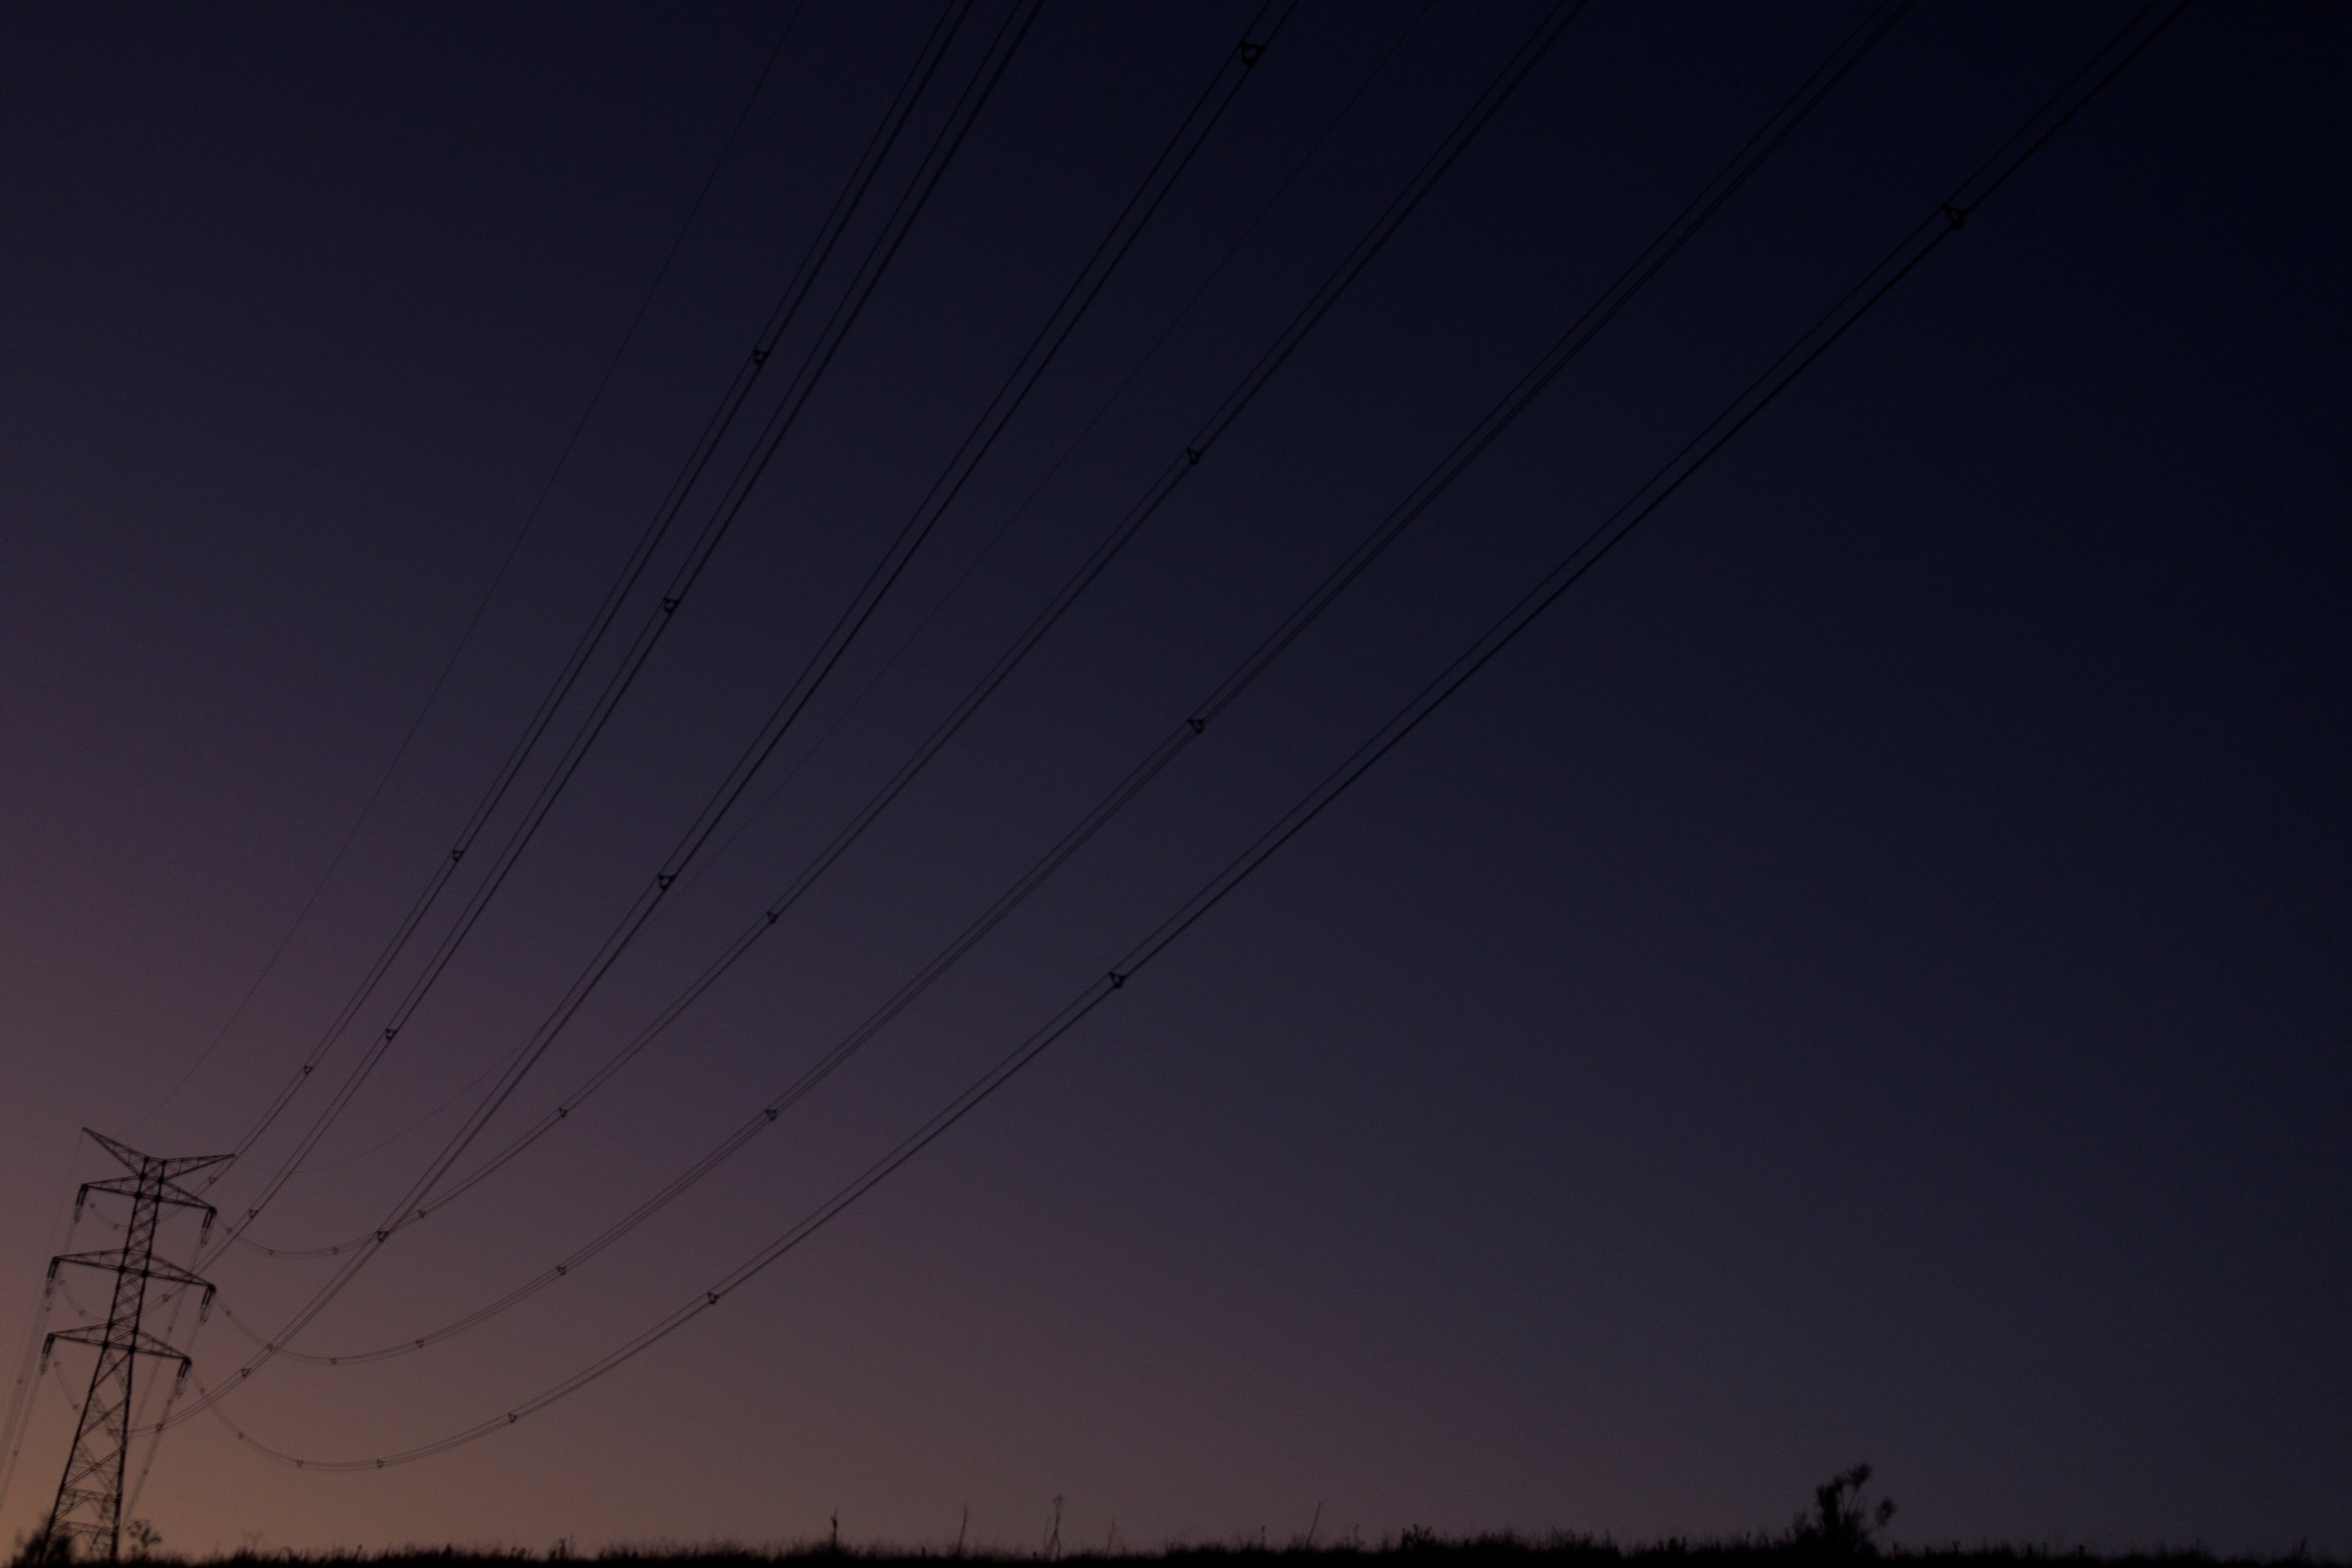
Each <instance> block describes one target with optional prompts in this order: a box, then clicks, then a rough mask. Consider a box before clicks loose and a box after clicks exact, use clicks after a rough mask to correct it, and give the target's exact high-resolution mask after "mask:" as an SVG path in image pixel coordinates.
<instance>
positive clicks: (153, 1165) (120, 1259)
mask: <svg viewBox="0 0 2352 1568" xmlns="http://www.w3.org/2000/svg"><path fill="white" fill-rule="evenodd" d="M84 1130H85V1131H88V1129H84ZM89 1135H90V1136H91V1137H92V1138H94V1139H97V1141H98V1144H99V1146H100V1147H101V1148H103V1149H104V1150H105V1151H106V1152H107V1153H108V1154H110V1155H113V1156H114V1157H115V1158H116V1159H118V1160H120V1161H121V1162H122V1167H123V1169H125V1170H126V1171H128V1172H130V1173H131V1174H130V1175H128V1176H111V1177H109V1178H108V1179H106V1180H105V1181H94V1182H86V1183H84V1184H83V1186H82V1189H81V1191H80V1192H79V1194H77V1195H76V1196H75V1197H74V1207H75V1209H76V1211H77V1212H79V1209H80V1207H81V1206H82V1205H83V1204H85V1203H87V1202H88V1201H89V1197H90V1195H91V1194H92V1193H103V1194H110V1195H111V1196H113V1197H127V1198H129V1199H130V1200H131V1218H130V1221H129V1223H127V1224H125V1225H124V1226H123V1228H122V1245H121V1247H119V1248H116V1249H111V1250H110V1251H104V1252H68V1253H65V1254H63V1255H61V1256H59V1257H56V1258H52V1259H50V1260H49V1277H50V1278H51V1279H55V1278H57V1273H58V1269H59V1268H61V1267H63V1266H65V1265H68V1264H71V1265H72V1266H74V1267H75V1268H78V1269H97V1270H101V1271H103V1272H106V1273H110V1274H112V1275H113V1276H114V1301H113V1304H112V1305H111V1306H110V1308H109V1309H108V1311H107V1314H106V1326H105V1327H103V1328H100V1327H98V1326H97V1325H95V1324H91V1325H89V1326H86V1327H82V1328H71V1329H59V1330H58V1332H57V1333H53V1334H51V1335H49V1337H48V1339H47V1341H46V1342H45V1343H43V1344H42V1346H41V1361H42V1363H43V1364H45V1365H46V1364H47V1362H48V1358H49V1353H50V1351H51V1350H52V1349H54V1348H55V1347H56V1345H57V1343H58V1341H60V1340H63V1341H64V1342H66V1343H68V1344H86V1345H91V1346H94V1347H95V1348H96V1349H97V1351H98V1364H97V1365H95V1366H93V1367H91V1368H90V1373H89V1396H88V1397H87V1398H85V1399H84V1400H83V1401H82V1406H81V1418H80V1422H79V1425H77V1426H76V1427H75V1428H74V1440H73V1448H72V1450H71V1451H70V1452H69V1453H68V1455H67V1457H66V1473H65V1477H64V1479H61V1480H59V1481H58V1500H57V1501H56V1502H55V1503H54V1504H52V1505H51V1506H50V1509H49V1521H48V1522H47V1524H45V1525H43V1526H42V1527H41V1539H40V1542H39V1551H38V1555H40V1556H43V1557H47V1556H49V1555H52V1554H53V1553H55V1552H58V1550H59V1549H60V1548H64V1547H66V1546H67V1544H68V1542H70V1543H71V1545H72V1548H73V1549H74V1554H75V1555H76V1556H79V1557H91V1556H95V1555H97V1554H98V1553H99V1552H100V1549H103V1551H104V1553H105V1556H106V1558H107V1560H108V1561H109V1562H112V1561H114V1560H115V1559H116V1558H117V1557H119V1556H120V1555H121V1552H122V1480H123V1475H124V1472H125V1470H126V1469H127V1466H128V1460H129V1459H130V1458H131V1385H132V1381H133V1379H132V1373H133V1372H134V1371H136V1370H137V1367H138V1365H139V1358H140V1357H141V1356H142V1355H151V1356H157V1357H161V1358H163V1359H166V1360H171V1361H176V1362H178V1363H179V1364H180V1372H179V1375H180V1376H181V1377H186V1376H187V1375H188V1368H189V1366H190V1364H191V1363H190V1362H189V1359H188V1357H187V1355H186V1354H185V1353H184V1352H183V1351H181V1350H179V1349H178V1348H177V1347H176V1346H173V1345H169V1344H166V1343H163V1341H162V1340H161V1339H158V1338H157V1337H156V1336H155V1335H153V1334H152V1333H148V1332H147V1331H146V1330H145V1329H143V1328H142V1327H141V1326H140V1319H141V1318H142V1316H144V1315H145V1313H146V1311H147V1284H148V1281H151V1280H160V1281H163V1282H164V1283H165V1284H167V1285H171V1286H176V1287H178V1288H180V1289H183V1290H191V1289H193V1290H199V1291H203V1292H204V1304H205V1306H207V1307H209V1306H210V1305H211V1304H212V1299H213V1288H212V1286H211V1285H210V1284H208V1283H206V1282H205V1281H202V1280H199V1279H197V1278H196V1277H195V1276H194V1274H191V1273H189V1272H188V1271H187V1270H185V1269H182V1268H179V1267H177V1266H176V1265H174V1264H171V1263H167V1262H164V1261H163V1260H161V1259H159V1258H157V1257H156V1256H155V1231H156V1228H157V1227H158V1225H160V1224H161V1223H162V1220H163V1210H164V1209H166V1208H194V1209H200V1210H202V1211H203V1213H204V1217H205V1222H204V1228H205V1230H206V1231H207V1232H209V1231H210V1230H211V1229H212V1224H213V1212H214V1211H213V1207H212V1205H210V1204H208V1203H206V1202H205V1200H204V1199H202V1198H200V1197H196V1196H195V1195H194V1193H191V1192H189V1191H187V1190H186V1189H184V1188H183V1187H182V1186H180V1185H179V1183H178V1178H179V1177H181V1176H186V1175H187V1174H188V1173H189V1172H191V1171H198V1170H202V1169H204V1168H205V1166H215V1165H218V1164H220V1162H221V1161H223V1160H225V1159H226V1158H228V1156H227V1155H210V1156H208V1157H205V1158H199V1159H158V1158H156V1157H155V1156H154V1155H142V1154H141V1153H140V1152H139V1151H138V1150H136V1149H133V1148H128V1147H125V1146H124V1145H121V1144H118V1143H116V1142H115V1141H114V1140H113V1139H111V1138H107V1137H100V1135H99V1134H96V1133H91V1134H89Z"/></svg>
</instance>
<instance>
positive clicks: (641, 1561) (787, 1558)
mask: <svg viewBox="0 0 2352 1568" xmlns="http://www.w3.org/2000/svg"><path fill="white" fill-rule="evenodd" d="M1839 1502H1840V1504H1841V1506H1842V1507H1843V1508H1852V1507H1854V1506H1858V1503H1859V1500H1858V1499H1857V1498H1855V1497H1854V1496H1853V1493H1852V1490H1851V1489H1849V1490H1844V1491H1841V1493H1840V1494H1839ZM1804 1522H1805V1523H1806V1524H1808V1525H1819V1524H1820V1523H1821V1522H1822V1521H1821V1518H1820V1516H1819V1514H1818V1513H1817V1512H1816V1513H1813V1514H1808V1515H1807V1516H1806V1520H1805V1521H1804ZM1864 1522H1867V1521H1864ZM1871 1528H1873V1529H1874V1528H1875V1526H1874V1525H1873V1526H1872V1527H1871ZM1838 1539H1845V1540H1849V1541H1851V1540H1862V1541H1864V1542H1867V1540H1868V1536H1867V1533H1866V1532H1865V1533H1864V1534H1863V1535H1861V1536H1858V1537H1843V1538H1838ZM1825 1550H1834V1549H1831V1548H1825V1547H1824V1545H1823V1544H1822V1541H1821V1540H1819V1539H1816V1538H1813V1537H1807V1538H1805V1539H1803V1540H1800V1539H1799V1538H1798V1535H1797V1533H1796V1532H1794V1531H1791V1532H1790V1533H1788V1534H1783V1535H1779V1536H1752V1537H1747V1538H1740V1539H1732V1540H1722V1541H1685V1540H1669V1541H1662V1542H1644V1543H1641V1544H1633V1545H1628V1544H1622V1543H1620V1542H1614V1541H1610V1540H1605V1539H1601V1538H1597V1537H1592V1536H1580V1535H1548V1536H1538V1537H1528V1536H1519V1535H1508V1534H1505V1535H1479V1536H1469V1537H1445V1536H1441V1535H1438V1534H1437V1533H1436V1532H1435V1531H1430V1530H1425V1529H1421V1528H1415V1529H1412V1530H1411V1531H1405V1532H1403V1533H1402V1534H1400V1535H1398V1536H1395V1537H1393V1538H1391V1539H1387V1540H1383V1541H1380V1542H1356V1541H1351V1540H1349V1539H1347V1538H1345V1537H1342V1538H1341V1539H1339V1541H1338V1542H1336V1543H1325V1544H1320V1545H1315V1546H1309V1545H1307V1542H1306V1540H1305V1538H1304V1537H1303V1536H1302V1537H1300V1538H1299V1539H1297V1540H1296V1541H1293V1542H1288V1543H1282V1542H1276V1543H1274V1544H1271V1545H1267V1544H1261V1543H1260V1542H1259V1540H1258V1539H1257V1537H1256V1535H1255V1532H1253V1533H1252V1535H1251V1536H1250V1537H1249V1538H1247V1539H1245V1540H1243V1541H1240V1542H1235V1543H1234V1544H1231V1545H1180V1546H1165V1547H1159V1548H1153V1549H1145V1550H1124V1551H1118V1552H1110V1551H1096V1550H1092V1549H1089V1550H1086V1551H1075V1550H1069V1549H1065V1551H1064V1552H1063V1554H1062V1556H1061V1558H1060V1562H1061V1563H1062V1564H1064V1565H1065V1568H1144V1565H1149V1568H1371V1565H1372V1564H1373V1563H1376V1562H1380V1561H1383V1560H1387V1561H1394V1560H1399V1559H1403V1560H1409V1561H1410V1562H1411V1563H1412V1568H1782V1565H1785V1568H1793V1565H1795V1564H1798V1563H1805V1562H1809V1561H1818V1560H1819V1559H1820V1557H1821V1556H1822V1554H1823V1552H1824V1551H1825ZM1867 1550H1869V1551H1870V1552H1874V1554H1875V1555H1876V1557H1877V1558H1878V1560H1879V1561H1880V1562H1881V1563H1887V1564H1895V1563H1901V1564H1908V1565H1916V1568H2289V1565H2290V1564H2292V1565H2293V1568H2336V1565H2335V1564H2332V1563H2329V1562H2328V1560H2326V1559H2323V1558H2317V1557H2314V1556H2311V1555H2309V1554H2308V1553H2305V1552H2297V1553H2294V1554H2290V1555H2282V1556H2273V1557H2258V1556H2217V1555H2215V1554H2214V1553H2212V1552H2207V1551H2205V1550H2203V1549H2201V1548H2189V1549H2164V1548H2158V1549H2155V1550H2149V1551H2135V1552H2112V1553H2094V1552H2083V1551H2071V1552H2052V1551H2046V1550H2043V1549H2041V1548H2037V1547H2017V1546H1993V1545H1984V1546H1974V1547H1964V1546H1959V1545H1952V1546H1945V1547H1930V1548H1913V1547H1900V1546H1888V1545H1884V1544H1877V1545H1871V1546H1869V1547H1868V1548H1867ZM958 1557H959V1554H958V1552H956V1550H955V1549H954V1548H953V1547H951V1546H945V1545H942V1546H937V1547H929V1546H894V1545H867V1546H860V1545H857V1544H856V1543H854V1542H843V1543H841V1544H839V1545H835V1543H834V1542H833V1541H831V1540H830V1539H827V1538H820V1539H818V1540H815V1541H813V1542H804V1543H801V1544H796V1545H791V1546H782V1547H772V1548H756V1547H744V1546H736V1545H731V1544H721V1545H712V1546H703V1547H689V1546H641V1547H616V1548H609V1549H607V1550H605V1551H603V1552H574V1551H572V1550H571V1548H570V1547H569V1546H568V1544H567V1545H566V1546H564V1547H562V1548H560V1549H558V1550H555V1551H550V1552H545V1553H541V1552H530V1551H523V1550H520V1549H517V1550H498V1549H488V1550H483V1549H473V1548H460V1547H454V1546H452V1547H402V1548H394V1549H392V1550H388V1551H383V1552H260V1551H255V1550H243V1551H238V1552H228V1553H225V1554H223V1555H220V1556H215V1557H207V1558H199V1559H188V1558H175V1557H171V1556H159V1557H156V1558H152V1559H150V1561H151V1562H155V1563H198V1564H203V1565H204V1568H312V1565H315V1568H531V1565H534V1564H538V1563H562V1562H566V1561H569V1562H571V1563H574V1564H583V1563H594V1564H597V1565H598V1568H796V1565H798V1564H802V1563H809V1564H810V1568H814V1562H812V1560H817V1561H823V1560H833V1561H839V1560H842V1559H850V1560H854V1561H856V1563H859V1564H861V1565H870V1568H896V1565H898V1564H905V1565H907V1568H916V1565H919V1564H920V1565H925V1568H940V1565H941V1564H945V1563H954V1562H956V1561H957V1560H958ZM1042 1560H1043V1552H1042V1551H1041V1550H1040V1547H1039V1546H1038V1545H1037V1544H1032V1545H1030V1546H1028V1547H1026V1548H1024V1549H1021V1550H1018V1551H1005V1550H992V1549H989V1548H986V1547H979V1546H971V1545H967V1546H966V1547H965V1548H964V1549H963V1551H962V1552H961V1561H962V1562H964V1563H981V1564H1004V1565H1006V1568H1011V1565H1013V1564H1019V1563H1038V1562H1041V1561H1042ZM38 1561H39V1560H38V1559H33V1560H30V1561H29V1562H28V1561H27V1560H26V1558H25V1557H24V1556H23V1555H22V1553H21V1550H20V1553H19V1556H18V1559H17V1562H18V1563H21V1564H25V1565H26V1568H32V1564H33V1563H37V1562H38ZM1399 1568H1402V1563H1399ZM2342 1568H2352V1564H2344V1565H2342Z"/></svg>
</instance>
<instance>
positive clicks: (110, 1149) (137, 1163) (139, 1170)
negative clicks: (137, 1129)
mask: <svg viewBox="0 0 2352 1568" xmlns="http://www.w3.org/2000/svg"><path fill="white" fill-rule="evenodd" d="M82 1133H83V1134H84V1135H86V1136H87V1137H88V1138H89V1140H90V1142H92V1143H94V1144H96V1145H98V1146H99V1147H100V1148H101V1149H104V1150H105V1151H106V1152H107V1153H108V1154H110V1155H113V1156H114V1157H115V1159H116V1160H117V1161H118V1162H120V1163H121V1166H122V1168H123V1169H124V1170H127V1171H129V1172H130V1173H131V1175H132V1176H148V1175H152V1176H161V1177H163V1179H164V1180H165V1181H166V1182H171V1181H176V1180H177V1179H179V1178H180V1177H181V1176H186V1175H188V1174H189V1173H190V1172H192V1171H200V1170H203V1169H204V1168H205V1166H216V1165H219V1164H221V1163H222V1162H223V1161H224V1160H226V1159H228V1158H229V1157H230V1156H228V1155H175V1156H173V1157H172V1158H170V1159H156V1158H153V1157H152V1156H151V1155H142V1154H141V1153H140V1152H139V1151H138V1150H137V1149H134V1148H132V1147H131V1145H128V1144H122V1143H117V1142H116V1141H115V1140H114V1139H112V1138H110V1137H108V1136H107V1135H106V1134H104V1133H101V1132H100V1131H98V1130H97V1129H96V1128H94V1127H84V1128H83V1129H82Z"/></svg>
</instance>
